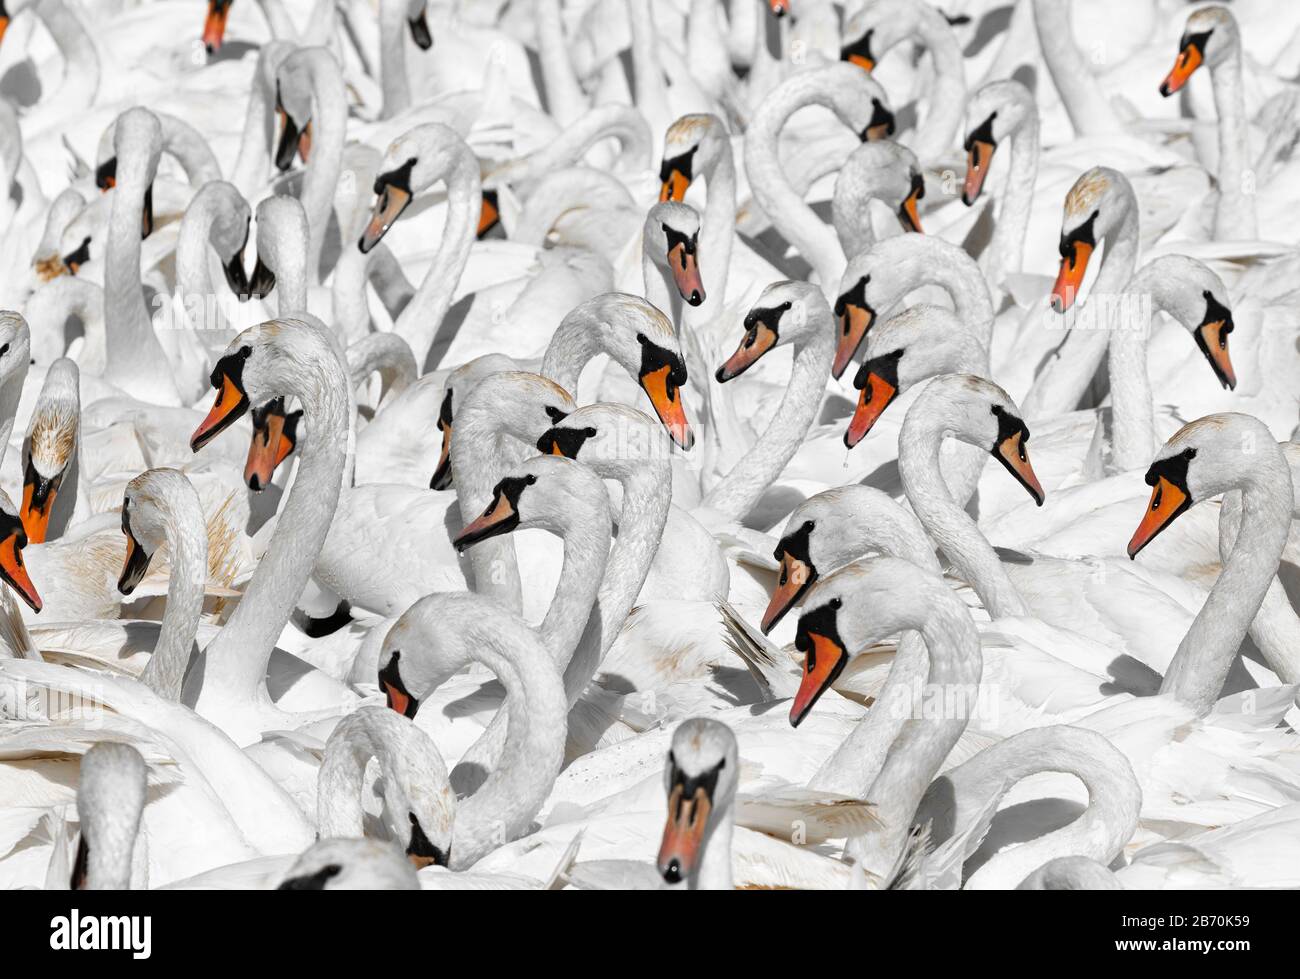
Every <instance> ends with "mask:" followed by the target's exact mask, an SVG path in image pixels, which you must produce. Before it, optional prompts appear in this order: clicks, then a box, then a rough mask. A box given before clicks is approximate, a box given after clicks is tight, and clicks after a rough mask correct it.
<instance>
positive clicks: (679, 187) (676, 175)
mask: <svg viewBox="0 0 1300 979" xmlns="http://www.w3.org/2000/svg"><path fill="white" fill-rule="evenodd" d="M690 185H691V181H690V179H689V178H688V177H687V176H686V175H685V174H684V173H682V172H681V171H680V170H676V169H674V170H673V171H672V172H671V173H669V174H668V179H667V180H665V181H664V183H663V186H662V187H660V188H659V203H660V204H662V203H663V202H664V201H680V200H685V199H686V190H687V188H688V187H690Z"/></svg>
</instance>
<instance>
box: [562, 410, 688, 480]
mask: <svg viewBox="0 0 1300 979" xmlns="http://www.w3.org/2000/svg"><path fill="white" fill-rule="evenodd" d="M537 451H538V452H541V453H544V454H547V455H557V456H565V457H567V458H569V459H576V460H578V461H579V462H581V463H582V464H583V465H584V466H587V467H588V468H590V469H591V470H592V471H593V472H595V473H596V474H597V475H598V476H600V477H601V478H602V479H618V480H624V479H629V478H631V477H632V476H633V475H635V474H636V473H638V472H640V471H641V470H642V469H644V468H645V466H646V465H647V464H648V463H658V464H660V465H663V466H667V465H668V463H669V462H670V461H671V450H670V449H669V447H668V439H667V437H666V436H665V435H664V432H663V429H662V428H660V427H659V425H658V424H657V423H656V422H655V420H654V419H652V418H651V417H650V416H649V415H647V414H646V413H645V412H643V411H640V410H639V409H637V408H632V407H630V406H628V405H621V404H594V405H586V406H585V407H582V408H579V409H578V410H577V411H575V412H573V413H572V414H570V415H568V416H567V417H566V418H564V419H563V420H562V421H561V422H560V423H559V424H558V425H554V426H552V427H551V428H549V429H547V430H546V431H545V432H544V433H542V437H541V438H539V439H538V440H537Z"/></svg>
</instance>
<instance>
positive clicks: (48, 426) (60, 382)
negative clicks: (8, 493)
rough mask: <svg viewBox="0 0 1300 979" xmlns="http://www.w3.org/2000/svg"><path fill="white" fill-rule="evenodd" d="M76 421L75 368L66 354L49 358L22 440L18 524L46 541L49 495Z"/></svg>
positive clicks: (62, 470) (65, 462) (69, 454)
mask: <svg viewBox="0 0 1300 979" xmlns="http://www.w3.org/2000/svg"><path fill="white" fill-rule="evenodd" d="M80 426H81V395H80V374H79V372H78V370H77V365H76V363H74V362H73V361H71V360H69V359H68V358H66V357H60V358H59V359H58V360H56V361H55V362H54V363H52V364H50V367H49V370H48V371H47V372H46V374H45V384H44V386H43V387H42V388H41V396H40V399H39V400H38V401H37V403H36V409H35V410H34V411H33V412H32V420H31V425H30V427H29V428H28V432H27V439H26V444H25V445H24V446H23V457H24V460H23V506H22V514H21V515H22V521H23V529H24V530H26V531H27V540H28V541H29V542H31V543H33V544H42V543H44V542H45V537H46V533H47V531H48V530H49V524H50V514H51V513H52V512H53V510H54V500H55V498H56V497H57V496H58V495H59V487H60V486H61V485H62V483H63V477H64V475H65V474H66V473H67V471H68V466H69V465H70V464H71V463H72V458H73V455H74V454H75V453H76V451H77V435H78V430H79V429H80Z"/></svg>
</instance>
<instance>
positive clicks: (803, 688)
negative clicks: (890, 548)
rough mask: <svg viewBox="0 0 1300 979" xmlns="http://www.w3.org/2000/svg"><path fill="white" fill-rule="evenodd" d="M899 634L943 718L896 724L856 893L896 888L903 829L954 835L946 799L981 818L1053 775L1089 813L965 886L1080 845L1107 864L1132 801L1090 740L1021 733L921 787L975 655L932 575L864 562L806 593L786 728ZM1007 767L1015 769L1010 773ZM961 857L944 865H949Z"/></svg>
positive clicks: (1106, 754) (1117, 758)
mask: <svg viewBox="0 0 1300 979" xmlns="http://www.w3.org/2000/svg"><path fill="white" fill-rule="evenodd" d="M900 628H902V629H918V630H919V632H920V634H921V637H922V639H923V640H924V641H925V645H926V649H927V650H928V652H929V662H930V667H929V673H928V688H927V689H930V690H940V691H943V695H944V697H945V701H946V702H947V703H950V704H952V705H953V710H952V711H945V712H944V713H943V714H942V715H941V716H934V717H932V716H925V717H920V716H916V715H915V714H913V715H912V716H911V717H910V718H909V719H908V720H905V721H904V722H903V724H902V726H901V728H900V730H899V734H898V736H897V739H896V740H895V742H894V746H893V748H892V749H891V751H890V753H889V755H888V756H887V758H886V760H885V762H884V765H883V766H882V767H881V768H880V771H879V773H878V774H877V775H876V777H875V780H874V782H873V783H872V786H871V788H870V790H869V792H868V798H870V799H874V800H878V801H877V802H876V815H877V817H878V821H876V822H873V823H872V824H871V825H870V826H869V827H868V828H867V830H866V832H865V833H863V834H862V835H860V836H858V837H856V838H854V839H853V840H852V841H851V844H850V846H851V849H852V851H853V852H854V855H855V857H856V858H857V860H858V864H859V868H860V870H861V872H862V874H863V876H864V880H865V882H866V883H868V884H872V885H875V886H883V885H885V884H889V883H890V882H891V881H892V880H894V878H896V876H897V874H898V868H899V860H900V858H901V857H902V856H903V853H904V850H905V848H906V847H907V845H908V835H909V830H910V829H911V827H912V825H913V824H914V823H916V822H920V821H927V820H928V821H933V820H935V819H937V818H946V822H947V825H948V827H950V832H955V831H956V830H957V829H958V827H957V825H956V824H957V822H958V820H959V819H960V820H963V821H965V820H968V819H970V818H971V816H970V815H967V816H957V815H956V814H955V813H954V812H953V811H952V810H958V811H960V808H961V806H960V803H957V802H954V799H959V800H962V801H970V800H971V797H974V800H973V802H974V805H973V808H974V810H975V811H974V813H973V814H972V815H973V816H974V817H975V818H983V819H988V818H990V817H991V813H992V809H993V808H994V806H995V805H996V802H997V800H998V799H999V798H1000V797H1001V794H1002V793H1003V792H1004V791H1005V790H1006V786H1007V784H1008V783H1010V782H1013V781H1015V780H1016V778H1017V777H1023V776H1024V775H1026V774H1030V773H1034V772H1040V771H1045V770H1046V771H1050V770H1054V769H1055V768H1057V767H1058V766H1059V767H1060V768H1064V769H1065V770H1067V771H1070V772H1072V773H1075V774H1078V775H1079V776H1080V777H1081V778H1083V779H1084V780H1085V784H1087V785H1088V788H1089V792H1090V794H1091V796H1092V801H1093V806H1092V807H1090V809H1089V811H1088V812H1086V813H1085V814H1084V815H1083V816H1082V817H1080V819H1078V820H1076V821H1075V822H1074V823H1072V824H1071V825H1070V826H1069V827H1067V828H1065V829H1062V830H1058V831H1056V832H1055V833H1052V834H1048V835H1047V836H1045V837H1042V838H1041V839H1039V840H1037V841H1035V842H1033V843H1027V844H1024V845H1023V846H1022V847H1016V848H1012V849H1011V850H1009V851H1007V852H1005V853H1002V854H999V855H998V856H997V857H996V858H994V859H993V860H991V861H989V863H988V864H986V866H985V867H984V868H981V871H980V872H979V873H977V874H976V875H974V876H973V877H972V878H971V880H970V881H968V886H1011V885H1014V884H1015V883H1017V882H1018V881H1020V880H1021V879H1023V878H1024V876H1025V874H1026V869H1025V868H1024V863H1028V866H1029V867H1030V868H1032V867H1037V866H1038V865H1039V864H1041V863H1042V861H1043V859H1044V857H1045V856H1048V855H1057V854H1059V853H1060V851H1061V850H1062V849H1063V850H1065V851H1066V852H1068V853H1076V852H1078V847H1079V846H1080V844H1081V843H1082V845H1084V846H1086V847H1088V848H1089V849H1091V850H1092V851H1093V853H1094V854H1095V856H1096V857H1097V858H1098V859H1104V860H1109V859H1111V858H1113V857H1114V856H1115V855H1116V854H1117V853H1118V852H1119V850H1120V848H1122V846H1123V845H1124V843H1126V842H1127V841H1128V839H1129V837H1130V836H1131V835H1132V833H1133V830H1134V829H1135V828H1136V825H1137V819H1138V810H1139V808H1140V805H1141V790H1140V787H1139V785H1138V782H1137V779H1136V778H1135V777H1134V775H1133V772H1132V768H1131V766H1130V765H1129V763H1128V760H1127V759H1126V758H1125V757H1124V755H1123V754H1122V753H1120V752H1119V751H1118V750H1117V749H1115V748H1114V747H1113V746H1112V745H1111V744H1110V743H1109V742H1108V741H1107V740H1106V739H1105V738H1104V737H1102V736H1100V735H1098V734H1096V733H1094V732H1091V731H1081V730H1077V729H1074V728H1070V727H1066V726H1051V727H1046V728H1040V729H1037V730H1033V731H1027V732H1023V733H1021V734H1018V735H1015V736H1013V738H1009V739H1007V740H1006V741H1003V742H1000V743H999V744H997V745H993V746H991V747H989V748H987V749H985V750H984V751H982V752H981V753H979V754H977V755H976V756H975V757H974V758H973V759H971V760H970V761H969V762H966V763H965V764H964V765H959V766H957V767H956V768H952V769H949V770H948V771H947V772H946V773H944V775H943V776H941V777H940V778H939V780H937V781H935V782H933V783H932V782H931V780H932V779H933V778H934V776H935V775H936V773H937V772H938V769H939V766H940V765H941V764H942V762H943V760H944V758H945V757H946V756H947V755H948V753H949V752H950V751H951V750H952V748H953V747H954V746H955V744H956V743H957V740H958V738H959V737H960V736H961V733H962V731H963V729H964V728H965V727H966V725H967V723H968V722H969V720H970V711H971V710H972V709H973V708H975V699H974V696H973V695H974V692H975V691H976V690H977V689H978V685H979V674H980V668H981V659H982V656H981V653H980V650H979V639H978V636H977V634H976V632H975V628H974V625H973V623H972V622H971V619H970V616H969V613H968V612H967V611H966V609H965V607H964V605H963V604H962V603H961V601H960V600H959V599H957V598H956V597H955V596H954V595H953V594H952V593H951V592H950V591H949V590H948V589H947V588H946V587H944V586H943V585H942V583H941V582H940V580H939V579H938V578H937V577H935V576H934V575H933V574H932V573H930V572H926V571H924V570H922V569H920V568H917V567H916V566H914V565H912V564H910V563H908V562H904V561H901V560H899V559H896V558H891V557H880V558H872V559H869V560H867V561H864V562H861V563H860V564H856V565H850V566H848V567H846V568H844V569H842V570H840V571H839V572H838V573H836V574H834V575H832V576H831V577H829V578H826V579H824V580H823V581H821V582H819V583H818V584H817V585H815V586H814V587H813V588H812V589H811V590H810V591H809V593H808V597H807V600H806V601H805V603H804V607H803V612H802V614H801V615H800V620H799V633H798V637H797V645H798V648H799V649H801V650H802V651H804V653H805V663H804V673H803V678H802V681H801V684H800V688H799V691H798V693H797V694H796V697H795V700H794V703H793V704H792V706H791V713H790V719H791V723H792V724H795V725H798V724H799V723H801V722H802V721H803V720H804V718H805V717H806V716H807V714H808V712H809V711H810V710H811V708H812V706H813V705H814V704H815V703H816V701H817V700H818V699H819V698H820V696H821V695H822V694H823V693H824V692H825V690H826V689H827V688H828V687H829V686H830V685H831V683H833V682H834V680H835V678H836V677H837V676H838V675H839V673H840V672H842V671H843V670H844V668H845V666H846V665H847V663H848V661H849V659H850V658H851V657H852V656H853V655H855V654H854V653H853V652H850V651H851V650H862V649H864V648H869V647H870V645H871V643H873V642H875V641H877V640H879V639H880V638H883V637H884V636H885V635H887V634H889V633H890V632H893V631H897V630H898V629H900ZM1004 745H1006V746H1007V747H1003V746H1004ZM1009 759H1015V763H1016V764H1017V765H1019V766H1023V767H1020V768H1018V769H1017V768H1014V767H1010V766H1009V764H1008V761H1009ZM1004 776H1005V777H1004ZM947 807H952V809H949V808H947ZM963 828H964V827H963ZM978 835H980V836H982V835H983V834H982V833H980V834H978ZM945 839H946V837H945ZM1089 855H1092V854H1089ZM964 856H965V854H962V853H958V854H956V857H957V860H958V862H960V860H961V858H962V857H964ZM995 870H996V871H997V873H995ZM981 875H982V876H981ZM1004 875H1005V876H1004ZM1008 878H1009V879H1008Z"/></svg>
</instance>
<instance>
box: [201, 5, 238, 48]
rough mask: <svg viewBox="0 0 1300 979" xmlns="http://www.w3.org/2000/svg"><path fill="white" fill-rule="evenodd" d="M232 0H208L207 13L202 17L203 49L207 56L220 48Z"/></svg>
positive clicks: (224, 35)
mask: <svg viewBox="0 0 1300 979" xmlns="http://www.w3.org/2000/svg"><path fill="white" fill-rule="evenodd" d="M233 2H234V0H208V15H207V17H205V18H204V19H203V49H204V50H205V51H207V53H208V57H211V56H212V55H214V54H216V53H217V52H218V51H220V50H221V42H222V41H223V40H225V37H226V21H227V20H228V19H229V18H230V5H231V3H233Z"/></svg>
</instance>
